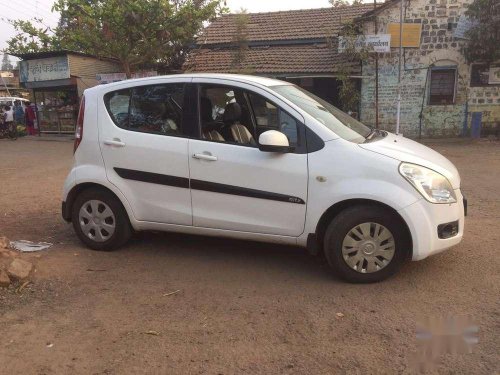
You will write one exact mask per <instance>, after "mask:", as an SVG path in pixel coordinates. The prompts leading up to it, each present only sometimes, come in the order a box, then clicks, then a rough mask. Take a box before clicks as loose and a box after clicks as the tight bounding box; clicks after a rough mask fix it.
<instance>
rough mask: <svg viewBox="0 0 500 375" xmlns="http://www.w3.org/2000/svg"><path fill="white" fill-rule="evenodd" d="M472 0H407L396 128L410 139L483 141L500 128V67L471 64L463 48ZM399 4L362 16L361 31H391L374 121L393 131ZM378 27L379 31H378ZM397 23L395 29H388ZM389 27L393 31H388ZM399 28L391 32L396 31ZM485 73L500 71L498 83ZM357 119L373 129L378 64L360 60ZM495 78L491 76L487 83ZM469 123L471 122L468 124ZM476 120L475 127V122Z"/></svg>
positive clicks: (383, 56) (381, 56)
mask: <svg viewBox="0 0 500 375" xmlns="http://www.w3.org/2000/svg"><path fill="white" fill-rule="evenodd" d="M470 2H471V0H412V1H405V2H404V4H405V7H404V12H403V14H404V22H405V23H407V24H410V25H409V26H406V25H405V29H404V34H403V43H406V45H408V47H407V48H404V59H403V61H404V65H403V74H402V104H401V130H402V133H403V134H404V135H406V136H410V137H419V136H424V137H450V136H458V135H468V134H470V133H471V132H472V133H476V134H477V135H479V134H481V135H483V136H485V135H489V134H497V135H498V132H499V130H500V129H499V128H500V62H499V64H498V65H497V66H498V67H496V66H495V65H491V66H488V65H485V64H482V63H481V62H477V63H469V62H467V61H466V60H465V57H464V56H463V54H462V50H463V48H464V46H465V44H466V42H467V41H466V40H465V39H464V30H465V29H467V27H468V22H467V19H466V18H465V17H464V13H465V11H466V9H467V5H468V4H469V3H470ZM399 13H400V0H393V1H388V2H386V3H384V4H383V5H382V6H380V7H379V8H377V9H376V10H374V11H370V12H368V13H367V14H365V15H364V16H363V17H362V18H361V22H362V23H363V29H364V34H375V33H381V34H385V33H391V30H392V31H393V32H392V34H393V35H392V44H391V46H392V47H393V48H391V52H390V53H385V54H379V55H378V56H379V61H378V64H379V101H378V103H379V123H380V127H381V128H383V129H388V130H391V131H394V130H395V118H396V96H397V94H396V93H397V86H398V84H397V81H398V63H399V48H397V47H398V46H399V17H400V16H399ZM375 23H377V30H375ZM394 23H398V25H397V26H396V27H394V26H393V25H391V24H394ZM391 28H392V29H391ZM394 30H396V33H394ZM490 71H491V72H492V73H493V72H499V73H498V77H499V78H497V79H496V80H495V78H494V75H493V74H490ZM363 77H364V78H363V80H362V85H361V87H362V88H361V94H362V99H361V116H360V117H361V120H362V121H363V122H364V123H366V124H368V125H375V123H376V121H375V79H374V77H375V60H374V59H373V58H372V59H369V60H367V61H364V62H363ZM492 78H493V79H492ZM472 118H474V121H472ZM472 123H474V125H472Z"/></svg>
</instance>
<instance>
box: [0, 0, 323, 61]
mask: <svg viewBox="0 0 500 375" xmlns="http://www.w3.org/2000/svg"><path fill="white" fill-rule="evenodd" d="M53 2H54V0H0V50H2V49H4V48H5V47H6V46H7V43H6V42H7V40H8V39H10V38H11V37H13V36H14V35H15V32H14V28H13V27H12V26H11V25H9V23H8V22H7V20H6V19H8V18H10V19H23V20H29V19H31V18H33V17H37V18H42V19H43V22H44V24H45V25H46V26H52V27H53V26H55V25H57V21H58V15H57V14H56V13H51V11H50V9H51V8H52V4H53ZM226 2H227V6H228V7H229V8H230V9H231V11H232V12H236V11H238V10H240V9H241V8H244V9H246V10H248V11H249V12H272V11H277V10H290V9H307V8H324V7H328V6H330V4H329V3H328V0H307V1H304V0H226ZM14 60H15V59H14V58H12V61H14Z"/></svg>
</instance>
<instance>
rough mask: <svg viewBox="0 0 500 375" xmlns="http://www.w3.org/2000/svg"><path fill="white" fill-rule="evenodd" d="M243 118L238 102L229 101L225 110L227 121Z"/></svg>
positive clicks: (225, 120)
mask: <svg viewBox="0 0 500 375" xmlns="http://www.w3.org/2000/svg"><path fill="white" fill-rule="evenodd" d="M240 119H241V106H240V105H239V104H238V103H229V104H228V105H226V109H225V110H224V118H223V121H224V122H225V123H228V122H229V123H231V122H236V121H239V120H240Z"/></svg>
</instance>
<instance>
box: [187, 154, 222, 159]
mask: <svg viewBox="0 0 500 375" xmlns="http://www.w3.org/2000/svg"><path fill="white" fill-rule="evenodd" d="M193 158H195V159H200V160H207V161H217V156H213V155H208V154H194V155H193Z"/></svg>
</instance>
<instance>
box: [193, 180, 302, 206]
mask: <svg viewBox="0 0 500 375" xmlns="http://www.w3.org/2000/svg"><path fill="white" fill-rule="evenodd" d="M191 189H193V190H203V191H211V192H214V193H221V194H230V195H239V196H242V197H251V198H260V199H269V200H272V201H279V202H288V203H297V204H305V203H306V202H304V200H303V199H301V198H298V197H293V196H290V195H285V194H279V193H272V192H268V191H263V190H256V189H249V188H245V187H239V186H233V185H225V184H219V183H216V182H209V181H201V180H191Z"/></svg>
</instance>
